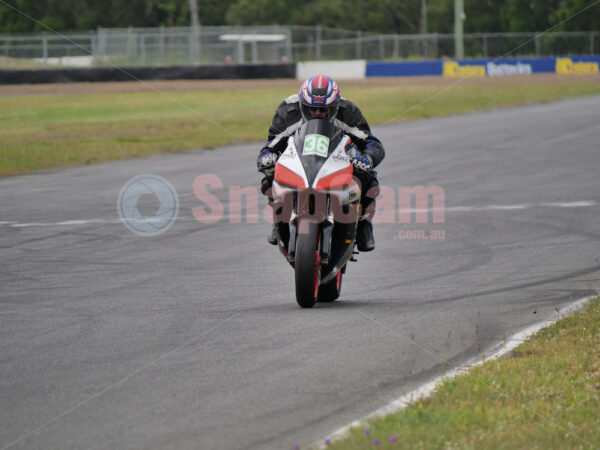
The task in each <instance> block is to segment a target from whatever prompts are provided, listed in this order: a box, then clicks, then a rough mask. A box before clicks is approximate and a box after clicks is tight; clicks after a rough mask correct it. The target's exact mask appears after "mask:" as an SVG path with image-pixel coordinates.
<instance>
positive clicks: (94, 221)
mask: <svg viewBox="0 0 600 450" xmlns="http://www.w3.org/2000/svg"><path fill="white" fill-rule="evenodd" d="M596 204H597V203H596V202H595V201H593V200H580V201H573V202H556V203H540V204H537V205H534V204H530V203H523V204H516V205H486V206H449V207H446V208H442V209H441V210H443V211H445V212H447V213H448V212H450V213H451V212H473V211H516V210H524V209H530V208H534V207H536V206H541V207H546V208H587V207H590V206H596ZM439 210H440V208H431V209H399V210H398V211H399V212H401V213H407V212H412V213H418V212H429V211H432V212H433V211H439ZM256 217H257V216H256V215H248V216H247V219H250V218H256ZM177 220H190V218H189V217H178V218H177ZM191 220H193V219H191ZM121 222H123V220H121V219H74V220H64V221H61V222H25V223H20V222H14V221H0V226H1V225H4V226H9V227H14V228H28V227H57V226H81V225H89V224H115V223H121Z"/></svg>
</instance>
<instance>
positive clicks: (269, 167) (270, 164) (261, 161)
mask: <svg viewBox="0 0 600 450" xmlns="http://www.w3.org/2000/svg"><path fill="white" fill-rule="evenodd" d="M277 158H278V155H277V153H274V152H272V151H270V150H267V149H265V150H263V151H262V152H261V153H260V155H259V156H258V160H257V161H256V165H257V167H258V171H259V172H262V173H264V174H265V175H267V176H272V175H273V174H274V173H275V163H276V162H277Z"/></svg>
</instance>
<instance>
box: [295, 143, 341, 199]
mask: <svg viewBox="0 0 600 450" xmlns="http://www.w3.org/2000/svg"><path fill="white" fill-rule="evenodd" d="M349 140H350V137H349V136H348V135H345V136H344V137H343V138H342V140H341V141H340V143H339V144H338V145H337V147H336V148H335V150H334V151H333V152H332V153H331V155H329V157H328V158H327V161H325V164H323V167H321V170H319V172H318V173H317V176H316V177H315V181H314V182H313V185H312V187H313V188H316V186H317V183H318V182H319V180H320V179H321V178H324V177H326V176H328V175H331V174H333V173H336V172H339V171H340V170H344V169H345V168H347V167H348V166H349V165H350V159H349V158H348V156H347V155H346V151H345V149H346V145H347V144H348V141H349ZM303 172H304V171H303Z"/></svg>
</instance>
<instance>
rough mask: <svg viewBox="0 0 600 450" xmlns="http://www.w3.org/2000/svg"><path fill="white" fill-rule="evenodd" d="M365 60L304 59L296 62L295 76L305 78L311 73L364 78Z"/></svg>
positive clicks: (346, 77) (365, 70)
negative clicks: (304, 60)
mask: <svg viewBox="0 0 600 450" xmlns="http://www.w3.org/2000/svg"><path fill="white" fill-rule="evenodd" d="M366 73H367V61H366V60H364V59H357V60H352V61H306V62H299V63H298V64H296V78H297V79H299V80H305V79H307V78H309V77H312V76H313V75H328V76H330V77H331V78H333V79H334V80H350V79H359V78H365V75H366Z"/></svg>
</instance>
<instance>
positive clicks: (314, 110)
mask: <svg viewBox="0 0 600 450" xmlns="http://www.w3.org/2000/svg"><path fill="white" fill-rule="evenodd" d="M301 109H302V116H303V117H304V120H311V119H329V120H330V121H332V120H333V119H335V116H337V113H338V105H337V104H335V105H330V106H313V105H307V104H305V103H301Z"/></svg>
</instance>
